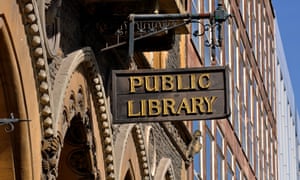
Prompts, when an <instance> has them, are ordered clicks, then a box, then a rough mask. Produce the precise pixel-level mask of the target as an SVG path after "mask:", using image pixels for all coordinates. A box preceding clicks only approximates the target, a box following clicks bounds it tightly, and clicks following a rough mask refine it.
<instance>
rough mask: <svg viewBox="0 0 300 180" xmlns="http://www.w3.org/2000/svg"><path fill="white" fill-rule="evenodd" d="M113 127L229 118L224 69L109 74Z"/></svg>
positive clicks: (225, 70)
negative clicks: (118, 124)
mask: <svg viewBox="0 0 300 180" xmlns="http://www.w3.org/2000/svg"><path fill="white" fill-rule="evenodd" d="M112 80H113V81H112V100H113V102H112V103H113V105H112V108H113V109H112V112H113V116H114V118H113V123H134V122H139V123H141V122H145V123H146V122H158V121H185V120H205V119H220V118H226V117H228V116H229V114H230V111H229V101H228V100H229V99H228V68H227V67H225V66H221V67H219V66H218V67H217V66H216V67H204V68H188V69H172V70H166V69H164V70H154V69H142V70H113V72H112Z"/></svg>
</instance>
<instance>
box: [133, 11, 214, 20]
mask: <svg viewBox="0 0 300 180" xmlns="http://www.w3.org/2000/svg"><path fill="white" fill-rule="evenodd" d="M211 16H212V14H211V13H199V14H190V13H186V14H130V15H129V19H133V20H136V21H139V20H141V21H143V20H144V21H147V20H180V19H207V18H210V17H211Z"/></svg>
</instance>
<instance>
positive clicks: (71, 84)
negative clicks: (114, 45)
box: [48, 48, 115, 179]
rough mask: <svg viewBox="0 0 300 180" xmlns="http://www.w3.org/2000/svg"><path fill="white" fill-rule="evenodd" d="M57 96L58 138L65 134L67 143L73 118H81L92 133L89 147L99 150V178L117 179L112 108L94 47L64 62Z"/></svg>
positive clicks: (55, 126)
mask: <svg viewBox="0 0 300 180" xmlns="http://www.w3.org/2000/svg"><path fill="white" fill-rule="evenodd" d="M53 95H54V96H55V97H56V98H55V99H54V100H53V104H54V108H53V111H54V113H53V116H54V120H55V121H54V122H53V130H54V132H56V134H55V135H56V137H57V136H59V135H60V134H61V137H60V139H61V140H60V143H62V142H64V137H65V135H66V133H67V130H66V129H68V127H69V126H70V125H71V121H72V119H73V118H74V117H80V118H81V119H82V120H81V121H82V123H83V124H84V126H85V130H86V131H90V133H91V134H92V135H91V136H89V137H87V139H89V140H88V144H91V146H93V147H95V150H94V151H93V152H92V159H93V162H94V163H95V165H97V166H98V167H97V168H98V170H99V171H100V173H99V174H100V175H99V176H100V177H99V178H102V179H114V178H115V172H114V171H115V170H114V158H113V157H114V155H113V146H112V141H113V138H112V131H111V126H110V124H111V113H110V106H109V104H108V102H107V100H106V96H105V92H104V87H103V83H102V79H101V76H100V72H99V69H98V66H97V63H96V59H95V57H94V54H93V51H92V50H91V49H90V48H82V49H80V50H78V51H75V52H73V53H71V54H69V55H68V56H67V57H66V58H65V59H63V61H62V63H61V65H60V68H59V70H58V71H57V75H56V78H55V81H54V85H53ZM72 103H73V104H72ZM66 127H67V128H66ZM60 146H61V145H60ZM60 151H61V148H59V149H58V150H57V152H56V164H55V167H54V168H53V170H54V171H57V170H55V168H57V165H58V160H59V157H60V155H59V153H60ZM58 171H59V170H58ZM48 172H49V171H48Z"/></svg>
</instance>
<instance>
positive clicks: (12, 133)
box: [0, 2, 41, 179]
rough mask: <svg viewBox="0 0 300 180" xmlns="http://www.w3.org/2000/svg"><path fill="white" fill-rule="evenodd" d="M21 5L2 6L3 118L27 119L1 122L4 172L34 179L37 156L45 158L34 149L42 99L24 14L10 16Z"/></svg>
mask: <svg viewBox="0 0 300 180" xmlns="http://www.w3.org/2000/svg"><path fill="white" fill-rule="evenodd" d="M17 7H18V6H17V5H16V4H14V3H13V2H11V3H7V7H4V11H2V10H3V9H1V8H2V7H1V8H0V118H4V119H10V118H12V117H11V115H12V114H13V117H14V118H18V119H22V120H26V121H22V122H21V121H19V122H14V123H12V124H9V125H8V126H6V125H4V124H1V125H3V126H0V142H1V143H0V162H1V167H0V172H1V178H3V179H34V174H35V173H37V172H38V171H39V170H38V169H34V167H35V165H38V164H39V163H38V162H37V163H36V162H35V161H34V159H35V160H37V161H39V160H41V158H40V156H37V157H33V150H32V148H31V147H33V146H34V147H38V144H37V143H36V142H34V141H33V139H32V135H36V138H37V139H40V136H41V134H40V131H38V132H37V133H35V132H33V129H35V128H36V130H38V129H39V127H40V126H39V121H38V114H39V112H38V99H37V96H36V91H35V83H34V82H35V78H34V73H33V71H34V70H33V68H32V66H31V58H30V54H29V53H28V50H29V48H28V47H27V44H26V42H24V41H21V40H20V39H26V35H25V31H22V28H23V24H22V23H21V20H20V18H21V17H19V16H13V17H12V16H10V15H11V14H12V13H15V12H16V11H18V9H17ZM7 10H8V12H7ZM10 11H11V12H10ZM16 32H18V34H17V33H16ZM16 34H17V35H16ZM11 35H15V36H14V37H12V36H11ZM25 76H26V77H25ZM29 93H30V94H29ZM29 120H31V121H29ZM35 145H36V146H35ZM35 152H38V151H35Z"/></svg>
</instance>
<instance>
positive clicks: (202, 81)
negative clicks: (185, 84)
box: [198, 73, 210, 89]
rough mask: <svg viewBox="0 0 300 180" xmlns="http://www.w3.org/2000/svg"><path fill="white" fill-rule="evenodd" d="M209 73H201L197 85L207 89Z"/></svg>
mask: <svg viewBox="0 0 300 180" xmlns="http://www.w3.org/2000/svg"><path fill="white" fill-rule="evenodd" d="M209 78H210V77H209V74H208V73H205V74H201V75H200V77H199V80H198V84H199V87H200V88H202V89H207V88H209V87H210V81H209Z"/></svg>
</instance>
